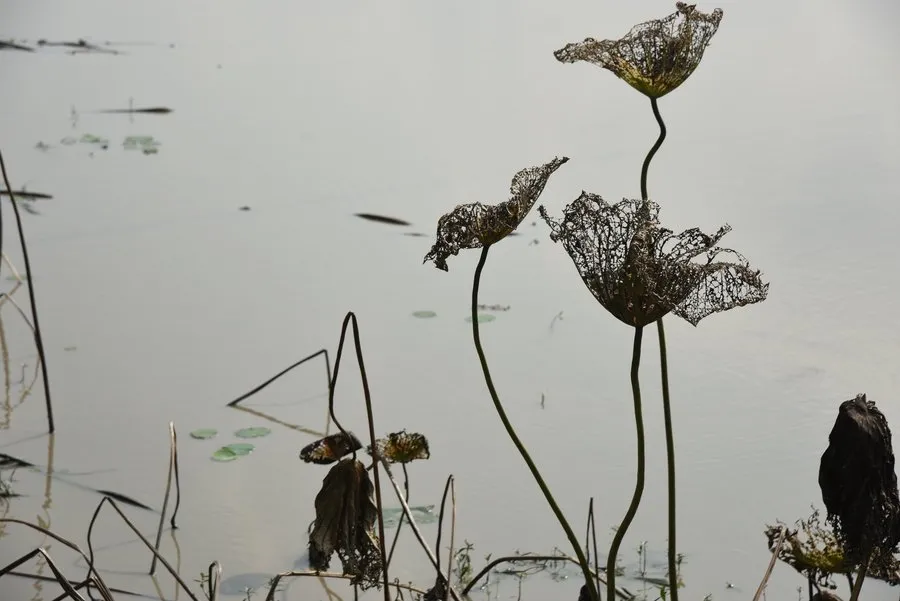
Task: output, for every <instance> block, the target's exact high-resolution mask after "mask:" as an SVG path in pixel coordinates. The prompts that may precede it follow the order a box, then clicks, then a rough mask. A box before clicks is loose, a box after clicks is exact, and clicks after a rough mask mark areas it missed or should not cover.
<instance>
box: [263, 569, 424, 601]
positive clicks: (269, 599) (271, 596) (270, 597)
mask: <svg viewBox="0 0 900 601" xmlns="http://www.w3.org/2000/svg"><path fill="white" fill-rule="evenodd" d="M304 576H311V577H314V578H327V579H331V580H352V579H353V575H352V574H338V573H337V572H317V571H315V570H290V571H287V572H281V573H280V574H276V575H275V577H274V578H272V582H271V583H270V584H269V592H268V593H267V594H266V599H265V601H275V590H276V589H277V587H278V585H279V583H280V582H281V580H282V579H283V578H299V577H304ZM388 585H389V586H392V587H394V588H395V589H399V590H404V591H409V592H411V593H416V594H417V595H424V594H425V592H426V591H423V590H422V589H420V588H416V587H414V586H412V585H409V584H401V583H399V582H389V583H388Z"/></svg>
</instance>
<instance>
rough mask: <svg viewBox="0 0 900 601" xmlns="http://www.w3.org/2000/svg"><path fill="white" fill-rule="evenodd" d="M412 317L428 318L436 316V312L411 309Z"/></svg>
mask: <svg viewBox="0 0 900 601" xmlns="http://www.w3.org/2000/svg"><path fill="white" fill-rule="evenodd" d="M412 316H413V317H418V318H419V319H429V318H431V317H437V313H435V312H434V311H413V313H412Z"/></svg>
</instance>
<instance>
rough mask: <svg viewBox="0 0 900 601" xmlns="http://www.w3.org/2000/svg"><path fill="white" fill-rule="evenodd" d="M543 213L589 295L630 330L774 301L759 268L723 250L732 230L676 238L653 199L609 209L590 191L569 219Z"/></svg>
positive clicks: (570, 210) (571, 207)
mask: <svg viewBox="0 0 900 601" xmlns="http://www.w3.org/2000/svg"><path fill="white" fill-rule="evenodd" d="M538 210H539V212H540V214H541V216H542V217H543V218H544V220H545V221H546V222H547V223H548V224H549V225H550V228H551V230H552V233H551V235H550V237H551V238H552V239H553V240H554V241H555V242H562V244H563V247H564V248H565V249H566V252H567V253H568V254H569V256H570V257H571V258H572V260H573V261H574V262H575V266H576V268H577V269H578V273H579V275H581V279H582V280H583V281H584V283H585V285H586V286H587V287H588V290H590V291H591V293H592V294H593V295H594V297H595V298H596V299H597V300H598V301H599V302H600V304H601V305H603V307H604V308H606V310H608V311H609V312H610V313H612V314H613V315H614V316H615V317H616V318H617V319H619V320H620V321H622V322H623V323H626V324H628V325H630V326H633V327H641V326H645V325H648V324H650V323H653V322H654V321H656V320H658V319H660V318H661V317H663V316H664V315H666V314H668V313H670V312H671V313H675V314H676V315H678V316H679V317H682V318H684V319H686V320H687V321H689V322H690V323H691V324H693V325H695V326H696V325H697V324H698V323H699V322H700V320H701V319H703V318H704V317H706V316H708V315H711V314H713V313H718V312H721V311H727V310H729V309H732V308H734V307H739V306H742V305H747V304H751V303H758V302H760V301H762V300H765V298H766V294H767V292H768V289H769V285H768V284H766V283H763V281H762V280H761V279H760V273H759V271H758V270H754V269H751V268H750V266H749V265H748V263H747V261H746V260H745V259H744V257H743V256H741V255H740V254H739V253H737V252H735V251H733V250H730V249H725V248H718V247H717V246H716V244H718V242H719V240H721V239H722V237H723V236H725V234H727V233H728V232H729V231H731V227H730V226H728V225H725V226H723V227H721V228H720V229H719V230H718V231H717V232H716V233H715V234H713V235H711V236H710V235H707V234H704V233H703V232H701V231H700V230H699V229H696V228H694V229H689V230H686V231H684V232H682V233H680V234H675V233H673V232H672V231H671V230H668V229H666V228H663V227H661V226H660V225H659V221H658V215H659V205H657V204H656V203H654V202H652V201H642V200H629V199H625V200H623V201H622V202H619V203H616V204H614V205H609V204H607V203H606V201H604V200H603V199H602V198H601V197H600V196H598V195H596V194H591V193H588V192H582V193H581V196H579V197H578V198H577V199H576V200H575V201H574V202H572V203H571V204H569V205H568V206H567V207H566V208H565V210H564V212H563V218H562V220H561V221H555V220H553V219H551V218H550V217H549V216H548V214H547V210H546V209H545V208H544V207H543V206H542V207H540V208H539V209H538ZM721 257H726V258H728V259H730V260H727V261H722V260H720V258H721Z"/></svg>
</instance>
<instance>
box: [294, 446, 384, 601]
mask: <svg viewBox="0 0 900 601" xmlns="http://www.w3.org/2000/svg"><path fill="white" fill-rule="evenodd" d="M374 490H375V487H374V486H373V484H372V481H371V480H370V479H369V472H368V471H367V470H366V467H365V466H364V465H363V464H362V462H360V461H358V460H356V459H349V458H348V459H342V460H341V461H339V462H337V463H336V464H335V465H334V466H333V467H332V468H331V469H330V470H329V471H328V474H327V475H326V476H325V478H324V479H323V481H322V488H321V490H320V491H319V494H318V495H316V501H315V506H316V519H315V521H314V522H313V527H312V532H311V533H310V535H309V556H310V563H311V564H313V568H315V569H317V570H325V569H327V568H328V563H329V561H330V559H331V556H332V554H333V553H335V552H337V554H338V557H340V559H341V564H342V565H343V569H344V573H345V574H350V575H351V576H352V579H351V582H352V583H353V584H359V585H361V587H362V588H363V589H367V588H371V587H372V586H376V585H377V583H378V578H379V575H380V574H381V554H380V552H379V549H378V545H377V543H376V540H375V535H374V532H373V527H374V525H375V520H376V519H377V517H378V509H377V506H376V505H375V502H374V501H373V498H372V495H373V492H374Z"/></svg>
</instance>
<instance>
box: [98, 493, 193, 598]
mask: <svg viewBox="0 0 900 601" xmlns="http://www.w3.org/2000/svg"><path fill="white" fill-rule="evenodd" d="M104 503H109V504H110V506H111V507H112V508H113V509H115V510H116V513H118V514H119V517H121V518H122V520H123V521H124V522H125V523H126V524H127V525H128V527H129V528H131V531H132V532H134V533H135V534H136V535H137V537H138V538H139V539H140V540H141V542H142V543H144V546H145V547H147V548H148V549H150V552H151V553H153V555H154V556H156V557H157V558H158V559H159V562H160V563H161V564H162V565H163V567H164V568H166V570H168V571H169V574H171V575H172V577H173V578H174V579H175V581H176V582H178V584H180V585H181V588H182V589H184V592H185V593H187V595H188V596H189V597H190V598H191V599H193V601H199V599H197V596H196V595H195V594H194V593H193V592H191V589H190V588H189V587H188V585H187V584H186V583H185V582H184V580H182V579H181V576H179V575H178V572H177V571H176V570H175V568H173V567H172V566H171V565H170V564H169V562H168V561H166V558H165V557H163V556H162V555H160V554H159V552H158V551H157V550H156V549H154V548H153V545H152V544H150V541H148V540H147V539H146V538H145V537H144V535H143V534H141V531H140V530H138V528H137V526H135V525H134V524H133V523H132V522H131V520H129V519H128V517H127V516H126V515H125V513H124V512H123V511H122V510H121V509H119V506H118V505H117V504H116V502H115V501H114V500H113V499H112V498H110V497H103V498H102V499H101V500H100V503H98V504H97V509H95V510H94V515H93V516H92V517H91V522H90V524H89V525H88V533H87V543H88V555H89V558H86V559H87V560H88V566H89V568H90V570H91V571H92V572H94V573H95V574H97V569H96V568H95V567H94V545H93V543H92V542H91V534H92V532H93V531H94V523H95V522H96V521H97V516H98V515H100V510H101V509H102V508H103V504H104ZM98 577H99V574H98Z"/></svg>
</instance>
